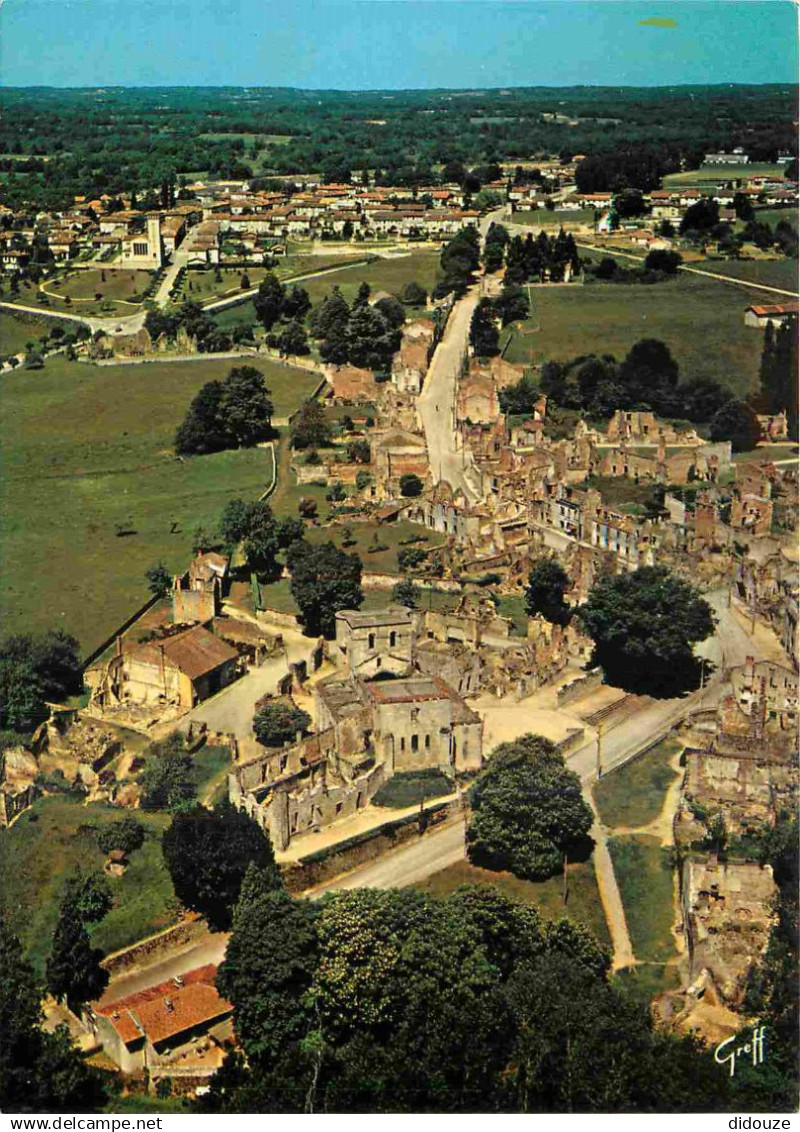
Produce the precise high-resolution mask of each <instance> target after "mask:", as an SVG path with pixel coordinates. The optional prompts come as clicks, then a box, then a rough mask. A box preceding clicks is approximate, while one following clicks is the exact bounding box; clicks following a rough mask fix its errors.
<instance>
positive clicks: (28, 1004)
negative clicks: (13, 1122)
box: [0, 920, 106, 1113]
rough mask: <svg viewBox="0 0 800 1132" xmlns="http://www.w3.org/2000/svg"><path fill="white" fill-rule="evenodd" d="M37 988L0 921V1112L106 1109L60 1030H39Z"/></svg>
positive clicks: (94, 1080)
mask: <svg viewBox="0 0 800 1132" xmlns="http://www.w3.org/2000/svg"><path fill="white" fill-rule="evenodd" d="M41 997H42V988H41V987H39V985H38V983H37V980H36V977H35V975H34V971H33V968H32V967H31V965H30V964H29V963H28V962H27V960H26V959H25V957H24V956H23V953H22V948H21V947H20V944H19V940H18V939H17V938H16V937H15V936H14V935H12V933H11V931H10V929H9V928H8V926H7V924H6V923H5V922H3V921H2V920H0V1033H2V1040H0V1110H2V1111H3V1112H5V1113H9V1112H21V1113H45V1112H53V1113H73V1112H78V1113H86V1112H98V1111H101V1110H102V1109H103V1107H104V1106H105V1104H106V1095H105V1092H104V1090H103V1088H102V1084H101V1082H100V1078H99V1075H98V1074H97V1073H96V1072H95V1071H94V1070H92V1069H90V1068H89V1066H88V1065H87V1064H86V1062H85V1061H84V1059H83V1056H82V1054H81V1053H80V1052H79V1051H78V1050H77V1049H76V1048H75V1047H74V1046H73V1045H72V1041H71V1039H70V1037H69V1034H68V1033H67V1031H66V1028H65V1027H59V1029H57V1030H56V1031H55V1033H46V1032H45V1031H44V1030H43V1029H42V1028H41V1024H42V1022H43V1020H44V1019H43V1015H42V1010H41V1006H40V1001H41Z"/></svg>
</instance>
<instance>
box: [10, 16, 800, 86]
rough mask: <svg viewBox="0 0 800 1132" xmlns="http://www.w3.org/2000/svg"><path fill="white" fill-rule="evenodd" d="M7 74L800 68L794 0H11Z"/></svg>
mask: <svg viewBox="0 0 800 1132" xmlns="http://www.w3.org/2000/svg"><path fill="white" fill-rule="evenodd" d="M0 5H2V6H0V83H2V85H4V86H67V87H69V86H89V87H94V86H108V85H114V86H226V85H227V86H292V87H304V88H310V89H333V88H335V89H345V90H374V89H384V90H386V89H408V88H430V87H456V88H462V89H464V88H472V87H506V86H572V85H576V84H583V85H589V86H662V85H663V86H668V85H678V84H684V83H728V82H735V83H767V82H776V83H789V82H795V81H796V80H797V71H798V59H797V8H796V7H795V6H794V4H792V3H791V2H790V0H672V2H661V0H656V2H654V3H647V2H641V3H640V2H631V0H592V2H589V0H5V2H4V3H3V0H0Z"/></svg>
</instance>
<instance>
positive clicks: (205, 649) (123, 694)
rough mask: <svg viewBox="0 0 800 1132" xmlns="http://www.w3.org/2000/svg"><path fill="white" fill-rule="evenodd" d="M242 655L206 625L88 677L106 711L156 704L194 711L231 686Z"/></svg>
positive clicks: (149, 644)
mask: <svg viewBox="0 0 800 1132" xmlns="http://www.w3.org/2000/svg"><path fill="white" fill-rule="evenodd" d="M238 661H239V654H238V652H237V651H236V649H235V648H232V647H231V646H230V645H228V644H226V643H225V642H224V641H221V640H220V639H219V638H218V637H215V636H214V634H213V633H210V632H209V631H208V629H206V628H205V627H204V626H203V625H197V626H195V628H193V629H188V630H186V631H185V632H180V633H176V634H174V635H172V636H166V637H162V638H160V639H156V640H153V641H146V642H144V643H141V644H136V645H133V646H132V647H131V648H126V649H123V648H122V642H119V643H118V647H117V652H116V654H115V655H114V656H113V657H112V658H111V660H110V661H108V662H107V663H106V664H105V665H103V666H99V667H98V668H95V669H94V671H93V672H89V673H87V682H89V683H91V685H92V687H93V693H92V701H93V703H94V704H95V705H96V706H98V707H100V708H101V709H106V708H110V707H115V706H118V705H120V704H125V703H134V704H152V705H162V706H167V705H170V706H173V707H176V708H179V709H181V710H187V711H188V710H189V709H190V708H192V707H194V706H195V704H197V703H199V702H200V701H201V700H205V699H208V697H209V696H213V695H214V693H215V692H219V691H220V690H221V689H222V688H224V687H226V686H227V685H228V684H230V683H231V682H232V681H233V680H234V679H235V678H236V676H237V673H238Z"/></svg>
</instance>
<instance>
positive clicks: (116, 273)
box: [39, 267, 153, 315]
mask: <svg viewBox="0 0 800 1132" xmlns="http://www.w3.org/2000/svg"><path fill="white" fill-rule="evenodd" d="M103 276H105V279H104V278H103ZM152 278H153V275H152V272H150V271H137V270H132V269H130V268H119V269H118V268H112V267H105V268H103V267H96V268H95V267H90V268H86V269H85V270H76V269H72V270H67V271H66V272H65V274H64V275H59V276H55V277H53V278H51V279H46V280H45V281H44V284H43V287H41V288H40V291H39V293H40V295H46V296H47V304H48V307H49V308H50V309H51V310H63V311H67V312H69V313H71V314H77V315H104V314H106V315H114V314H118V315H126V314H135V313H136V311H137V309H138V307H139V305H140V303H141V301H142V298H143V296H144V293H145V291H146V290H147V288H148V287H149V285H150V283H151V282H152ZM97 295H100V296H101V298H100V299H97V298H96V296H97ZM67 299H69V302H67V301H66V300H67Z"/></svg>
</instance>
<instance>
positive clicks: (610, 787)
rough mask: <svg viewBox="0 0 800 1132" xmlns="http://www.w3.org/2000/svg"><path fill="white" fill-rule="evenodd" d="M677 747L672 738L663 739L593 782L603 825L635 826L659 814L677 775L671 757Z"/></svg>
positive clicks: (649, 820)
mask: <svg viewBox="0 0 800 1132" xmlns="http://www.w3.org/2000/svg"><path fill="white" fill-rule="evenodd" d="M679 746H680V744H678V743H676V742H675V740H674V739H664V740H663V741H662V742H661V743H659V744H658V745H657V746H655V747H652V748H651V749H650V750H649V751H648V752H647V753H646V754H644V755H642V756H641V757H640V758H638V759H634V760H633V761H632V762H629V763H626V764H625V765H624V766H622V767H620V768H619V769H618V770H615V771H614V772H613V774H608V775H606V777H605V778H602V779H601V780H600V781H599V782H598V783H596V784H595V786H594V799H595V802H596V804H597V809H598V810H599V813H600V820H601V821H602V822H603V824H604V825H606V826H609V828H611V827H616V826H628V827H631V826H633V827H635V826H641V825H647V824H648V822H651V821H653V820H654V819H655V818H657V817H658V815H659V814H660V813H661V810H662V807H663V805H664V798H665V796H666V792H667V790H668V789H669V787H670V786H671V785H672V783H673V782H674V781H675V778H676V773H675V771H674V770H673V769H672V767H671V766H670V760H671V759H672V758H673V757H674V755H675V753H676V751H677V750H678V748H679ZM679 773H682V772H679Z"/></svg>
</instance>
